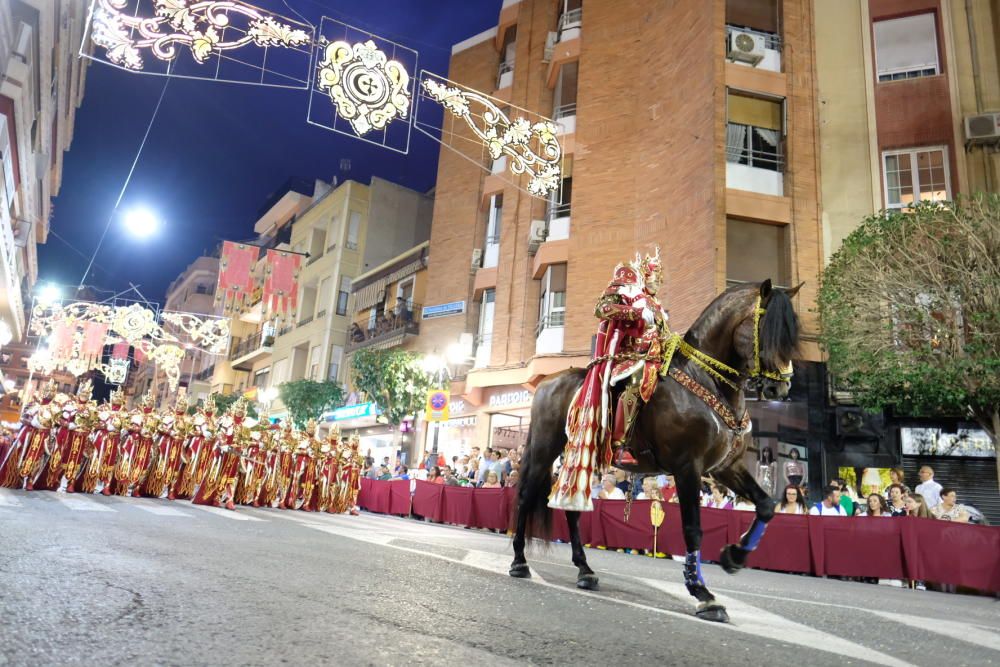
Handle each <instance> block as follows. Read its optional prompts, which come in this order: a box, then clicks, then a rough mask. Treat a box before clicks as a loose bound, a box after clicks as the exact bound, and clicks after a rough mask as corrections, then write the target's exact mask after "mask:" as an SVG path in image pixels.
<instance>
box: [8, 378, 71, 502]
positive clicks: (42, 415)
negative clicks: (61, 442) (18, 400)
mask: <svg viewBox="0 0 1000 667" xmlns="http://www.w3.org/2000/svg"><path fill="white" fill-rule="evenodd" d="M55 395H56V385H55V383H54V382H52V381H49V382H48V383H46V385H45V387H44V388H43V389H42V395H41V399H40V400H39V401H38V402H35V401H33V400H29V401H27V402H26V403H25V405H24V408H23V409H22V410H21V428H20V430H19V431H18V432H17V436H16V437H15V438H14V441H13V442H12V443H11V445H10V448H9V449H8V451H7V455H6V458H5V459H4V460H2V461H0V486H4V487H6V488H8V489H19V488H21V487H22V486H23V485H26V482H34V479H35V476H36V475H37V474H38V470H39V468H41V463H42V456H44V454H45V449H46V447H47V444H46V443H47V441H48V439H49V437H50V436H51V429H52V425H53V424H54V423H55V421H56V418H57V416H58V412H57V407H56V406H55V405H54V404H53V402H52V399H53V398H54V397H55ZM28 488H30V486H28Z"/></svg>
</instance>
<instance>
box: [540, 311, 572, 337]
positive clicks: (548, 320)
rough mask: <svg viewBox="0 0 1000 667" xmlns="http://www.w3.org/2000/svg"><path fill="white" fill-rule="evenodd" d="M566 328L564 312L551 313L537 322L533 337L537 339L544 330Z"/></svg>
mask: <svg viewBox="0 0 1000 667" xmlns="http://www.w3.org/2000/svg"><path fill="white" fill-rule="evenodd" d="M565 326H566V311H563V310H557V311H555V312H551V313H549V314H548V315H546V316H545V317H543V318H542V319H540V320H538V324H537V325H536V326H535V337H536V338H537V337H538V335H539V334H540V333H542V331H544V330H545V329H554V328H561V327H565Z"/></svg>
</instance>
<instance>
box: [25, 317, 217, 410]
mask: <svg viewBox="0 0 1000 667" xmlns="http://www.w3.org/2000/svg"><path fill="white" fill-rule="evenodd" d="M29 329H30V331H31V333H32V334H34V335H37V336H41V337H43V338H45V339H47V340H49V339H50V337H51V340H52V341H53V342H52V349H55V350H57V352H56V353H53V351H52V349H46V350H44V352H39V353H36V355H34V356H33V361H32V368H33V369H35V370H36V371H37V372H44V373H46V374H49V373H51V372H52V371H54V370H57V369H59V368H64V369H65V370H66V371H68V372H70V373H72V374H73V375H77V376H79V375H82V374H83V373H86V372H87V371H88V370H90V369H92V368H96V369H98V370H100V371H101V372H102V373H104V374H105V375H106V376H107V377H108V378H109V381H111V380H110V378H111V377H120V375H121V374H122V373H123V372H127V370H128V359H127V358H122V356H123V355H119V354H114V355H112V359H111V360H110V362H109V363H107V364H105V363H103V362H102V360H101V355H94V354H93V353H92V350H93V347H94V345H95V342H94V340H93V338H94V336H95V331H97V332H102V333H103V340H102V341H101V348H103V347H104V346H105V345H114V346H115V347H116V349H117V348H119V347H120V348H122V349H127V348H128V347H132V348H134V349H135V356H136V358H137V359H138V358H141V357H142V356H148V357H149V358H150V359H152V360H153V361H154V362H155V363H156V365H157V368H159V369H160V370H162V371H163V372H164V373H165V374H166V376H167V381H168V383H169V384H170V388H171V390H175V389H176V388H177V385H178V382H179V379H180V364H181V361H182V360H183V358H184V355H185V352H186V350H187V349H197V350H201V351H203V352H205V353H207V354H212V355H218V354H224V353H225V352H226V350H227V348H228V345H229V320H228V319H226V318H221V317H211V316H203V315H195V314H192V313H179V312H166V311H165V312H161V313H159V318H157V314H156V313H155V312H154V311H153V310H151V309H149V308H146V307H145V306H143V305H141V304H138V303H132V304H130V305H127V306H120V305H117V306H116V305H111V304H104V303H94V302H91V301H74V302H71V303H66V304H61V303H54V304H48V305H40V304H36V305H35V306H34V308H33V309H32V312H31V322H30V324H29ZM35 357H37V358H35ZM120 362H124V369H125V370H124V371H122V364H121V363H120Z"/></svg>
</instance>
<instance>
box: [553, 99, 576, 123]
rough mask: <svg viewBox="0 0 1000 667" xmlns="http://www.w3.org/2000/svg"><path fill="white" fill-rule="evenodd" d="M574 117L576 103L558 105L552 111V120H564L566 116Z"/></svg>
mask: <svg viewBox="0 0 1000 667" xmlns="http://www.w3.org/2000/svg"><path fill="white" fill-rule="evenodd" d="M575 115H576V102H569V103H567V104H560V105H559V106H557V107H556V108H555V109H553V110H552V120H559V119H560V118H565V117H566V116H575Z"/></svg>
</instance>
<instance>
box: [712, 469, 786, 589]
mask: <svg viewBox="0 0 1000 667" xmlns="http://www.w3.org/2000/svg"><path fill="white" fill-rule="evenodd" d="M713 476H714V477H715V478H716V479H718V480H719V481H720V482H722V483H723V484H725V485H726V486H728V487H729V488H730V489H732V490H733V491H734V492H736V494H737V495H740V496H743V497H744V498H747V499H749V500H750V501H751V502H753V504H754V507H755V511H756V516H755V517H754V520H753V522H751V524H750V527H749V528H748V529H747V531H746V532H745V533H743V535H742V536H741V537H740V543H739V544H727V545H726V546H724V547H723V548H722V553H721V554H720V555H719V564H720V565H722V569H724V570H725V571H726V572H728V573H729V574H736V573H737V572H739V571H740V570H742V569H743V568H744V567H746V564H747V557H748V556H749V555H750V553H751V552H752V551H753V550H754V549H756V548H757V545H759V544H760V540H761V538H763V537H764V531H765V530H767V524H768V522H769V521H770V520H771V519H773V518H774V501H773V500H771V498H770V496H768V495H767V492H766V491H764V489H762V488H760V485H759V484H758V483H757V480H755V479H754V478H753V475H751V474H750V471H749V470H747V469H746V466H744V465H743V464H742V462H740V463H737V464H736V465H734V466H733V467H731V468H728V469H726V470H724V471H721V472H719V473H718V474H715V473H713Z"/></svg>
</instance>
